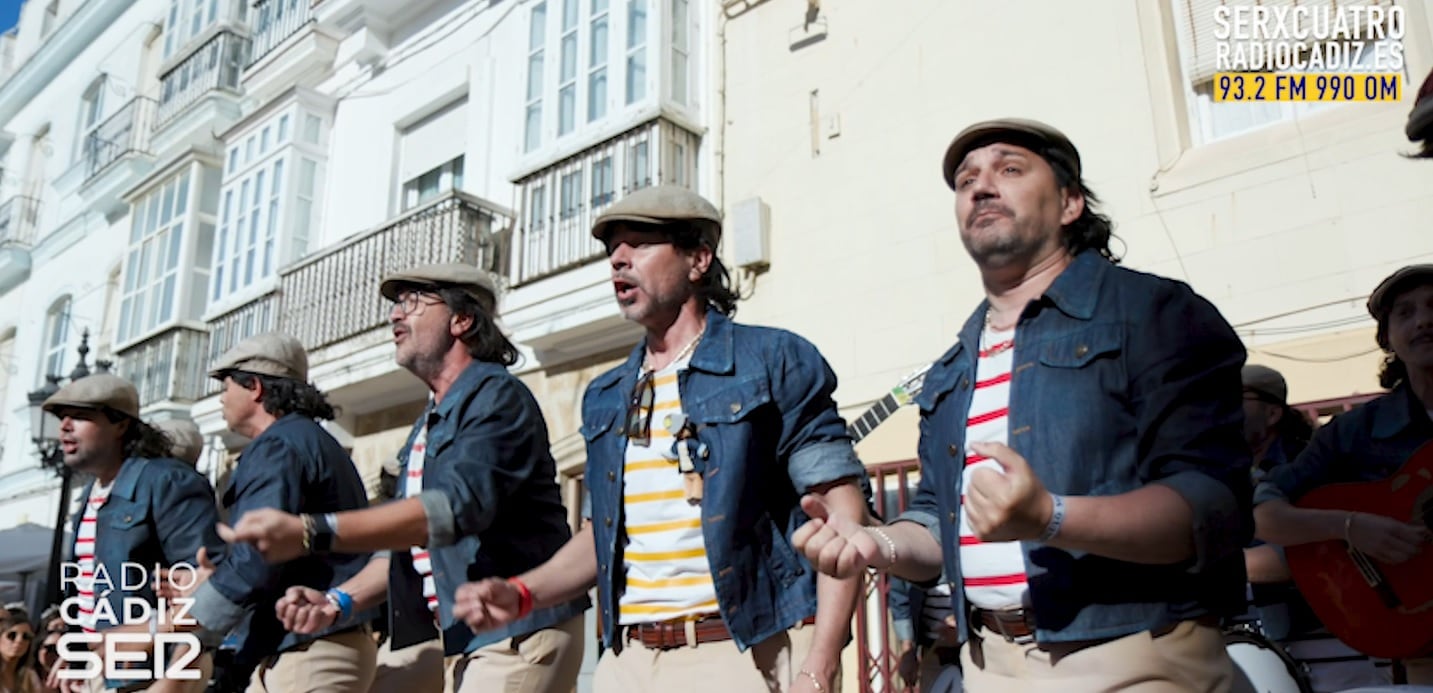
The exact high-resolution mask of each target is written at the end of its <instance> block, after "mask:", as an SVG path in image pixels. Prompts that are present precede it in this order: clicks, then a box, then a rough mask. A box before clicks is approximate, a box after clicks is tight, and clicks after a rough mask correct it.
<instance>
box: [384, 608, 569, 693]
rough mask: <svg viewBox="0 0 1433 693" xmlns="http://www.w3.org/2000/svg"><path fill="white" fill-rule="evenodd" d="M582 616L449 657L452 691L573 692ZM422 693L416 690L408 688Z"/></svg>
mask: <svg viewBox="0 0 1433 693" xmlns="http://www.w3.org/2000/svg"><path fill="white" fill-rule="evenodd" d="M583 640H584V634H583V632H582V616H580V615H579V616H574V617H573V618H571V619H568V620H567V621H565V622H563V623H561V624H558V625H556V626H553V627H552V628H544V629H542V630H539V631H536V632H533V633H529V634H527V635H524V636H519V637H516V638H509V639H507V640H499V641H498V642H495V643H493V644H491V645H486V646H484V647H480V648H478V649H476V650H474V651H473V652H471V653H469V654H464V655H454V656H452V657H449V658H448V659H447V672H446V678H447V687H446V690H448V691H451V693H570V691H572V689H573V687H574V686H576V685H577V673H578V671H579V670H581V668H582V650H583V648H584V642H583ZM409 690H410V691H411V692H412V693H418V690H417V689H416V688H410V689H409Z"/></svg>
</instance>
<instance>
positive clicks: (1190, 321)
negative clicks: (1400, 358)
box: [901, 251, 1253, 642]
mask: <svg viewBox="0 0 1433 693" xmlns="http://www.w3.org/2000/svg"><path fill="white" fill-rule="evenodd" d="M987 307H988V304H985V303H982V304H981V305H980V306H979V307H978V308H977V309H976V311H975V312H974V313H973V314H972V315H971V316H970V318H969V320H967V321H966V323H965V326H964V327H963V328H962V329H961V331H960V337H959V341H957V342H956V344H955V346H954V347H952V348H951V349H950V351H948V352H947V353H946V354H945V355H944V356H942V357H941V358H940V360H939V361H937V362H936V364H935V365H934V366H933V367H932V368H931V370H930V372H929V373H927V375H926V379H925V387H924V388H923V390H922V392H921V393H920V395H919V396H918V397H917V398H916V403H917V404H918V405H919V406H920V413H921V419H920V460H921V480H920V486H919V487H918V489H917V492H916V497H915V499H914V500H913V502H912V507H911V510H909V511H907V513H906V514H905V515H903V516H902V518H901V519H904V520H912V521H916V522H920V523H921V524H924V525H926V526H927V527H930V528H931V529H932V531H933V532H934V533H935V534H936V536H937V537H938V538H939V539H940V541H941V544H942V547H941V548H942V553H943V555H944V557H945V565H944V569H945V572H946V574H947V575H950V576H952V578H953V580H954V581H955V582H956V585H957V586H958V585H959V578H958V576H960V575H961V569H960V554H959V521H960V501H961V498H962V495H961V494H962V489H961V471H962V468H963V467H964V460H965V454H966V453H965V448H966V445H965V429H966V418H967V414H968V413H969V408H970V402H971V397H972V393H973V391H974V388H973V384H974V382H975V369H976V358H977V354H976V351H977V349H976V347H975V345H977V344H979V343H980V334H981V330H982V326H983V323H984V316H985V312H986V309H987ZM1243 362H1244V348H1243V346H1242V345H1241V344H1240V342H1239V339H1238V338H1237V337H1236V336H1235V335H1234V332H1233V330H1232V329H1230V327H1229V325H1228V323H1226V322H1225V321H1224V319H1223V318H1222V317H1221V316H1220V315H1219V312H1218V311H1217V310H1215V308H1214V307H1213V306H1212V305H1210V304H1209V303H1208V302H1207V301H1205V300H1204V299H1202V298H1200V297H1199V296H1197V295H1196V294H1194V292H1193V291H1191V290H1190V289H1189V287H1188V286H1186V285H1184V284H1182V283H1180V282H1176V281H1172V280H1168V279H1163V278H1160V277H1155V276H1152V275H1148V274H1142V273H1139V272H1134V271H1131V270H1127V269H1124V268H1120V267H1117V266H1115V265H1113V264H1111V263H1110V262H1109V261H1107V260H1105V259H1104V258H1102V257H1100V256H1099V255H1098V254H1097V253H1095V252H1093V251H1085V252H1083V253H1081V254H1079V255H1077V256H1076V257H1075V258H1074V260H1073V261H1072V262H1071V264H1070V265H1069V266H1068V267H1067V268H1065V270H1064V271H1063V272H1062V273H1061V274H1060V276H1059V277H1057V278H1056V279H1055V281H1054V282H1053V283H1052V284H1051V286H1050V288H1049V289H1048V290H1047V291H1046V292H1045V294H1044V295H1043V296H1041V297H1040V298H1039V299H1038V300H1036V301H1032V302H1031V303H1030V305H1028V306H1027V307H1026V308H1025V311H1024V313H1023V314H1022V315H1021V317H1020V321H1019V324H1018V328H1017V332H1016V335H1015V353H1014V367H1013V369H1012V374H1013V375H1012V378H1011V381H1010V410H1009V426H1010V434H1009V445H1010V447H1011V448H1013V449H1014V450H1015V452H1017V453H1019V454H1020V455H1021V456H1023V457H1024V458H1025V459H1026V460H1028V461H1029V463H1030V466H1031V468H1032V469H1033V470H1034V472H1035V474H1036V475H1037V476H1038V477H1039V478H1040V481H1041V482H1043V483H1044V485H1045V486H1046V488H1048V489H1049V490H1050V491H1051V492H1053V493H1057V494H1062V495H1072V496H1113V495H1117V494H1121V493H1126V492H1129V491H1134V490H1136V489H1139V488H1141V487H1143V486H1146V485H1148V484H1151V483H1158V484H1163V485H1165V486H1167V487H1169V488H1170V489H1172V490H1174V491H1175V492H1176V493H1178V494H1179V495H1180V496H1182V497H1183V498H1184V499H1185V500H1186V501H1188V502H1189V505H1190V507H1191V508H1192V510H1193V514H1194V523H1193V527H1192V529H1191V531H1192V535H1193V539H1194V544H1195V554H1196V555H1195V557H1194V558H1193V560H1190V561H1186V562H1184V563H1182V564H1175V565H1146V564H1136V563H1130V562H1124V561H1118V560H1114V559H1111V558H1105V557H1101V556H1096V555H1092V554H1086V553H1082V552H1075V551H1064V550H1061V549H1057V548H1053V547H1049V546H1045V545H1043V544H1040V543H1038V542H1034V541H1026V542H1022V547H1021V548H1022V549H1023V551H1024V554H1025V572H1026V575H1027V577H1028V579H1029V589H1030V600H1031V604H1030V606H1031V607H1032V608H1033V609H1034V613H1035V621H1036V626H1037V629H1036V638H1037V639H1038V640H1040V641H1042V642H1062V641H1077V640H1094V639H1102V638H1113V637H1120V636H1124V635H1128V634H1131V633H1137V632H1140V631H1144V630H1150V629H1154V628H1158V627H1160V626H1163V625H1167V624H1170V623H1173V622H1176V621H1180V620H1184V619H1189V618H1194V617H1198V616H1203V615H1206V614H1211V613H1212V614H1218V615H1223V614H1233V613H1238V612H1240V611H1242V610H1243V608H1244V584H1245V576H1244V558H1243V553H1242V549H1243V547H1245V546H1247V545H1248V543H1249V540H1250V539H1251V538H1252V536H1253V520H1252V517H1251V512H1250V480H1249V468H1250V464H1251V462H1250V456H1249V451H1248V447H1247V445H1246V444H1245V442H1244V438H1243V428H1242V424H1243V408H1242V403H1241V401H1240V392H1241V390H1240V388H1241V385H1240V377H1239V369H1240V366H1241V365H1242V364H1243ZM953 596H954V600H953V602H954V606H955V611H956V618H957V619H958V620H959V621H960V623H959V625H960V628H959V631H960V632H961V634H962V637H963V636H964V634H965V633H966V632H967V628H966V625H965V621H966V617H967V614H966V609H967V604H966V603H965V600H964V593H963V591H962V590H960V589H956V590H954V595H953Z"/></svg>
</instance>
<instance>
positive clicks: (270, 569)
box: [190, 332, 377, 693]
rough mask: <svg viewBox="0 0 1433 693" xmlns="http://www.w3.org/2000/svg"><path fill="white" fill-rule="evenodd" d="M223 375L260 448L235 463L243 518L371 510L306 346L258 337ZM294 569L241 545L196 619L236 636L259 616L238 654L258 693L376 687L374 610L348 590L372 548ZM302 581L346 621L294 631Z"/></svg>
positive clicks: (250, 448) (216, 576) (207, 589)
mask: <svg viewBox="0 0 1433 693" xmlns="http://www.w3.org/2000/svg"><path fill="white" fill-rule="evenodd" d="M209 375H210V377H212V378H215V379H217V380H220V381H222V382H223V383H224V388H223V390H222V391H221V392H220V394H219V404H220V406H221V407H222V411H223V416H224V422H225V423H226V424H228V426H229V430H231V431H233V432H234V433H237V434H239V435H241V436H244V437H246V438H249V439H250V441H249V443H248V444H247V445H245V446H244V450H243V452H242V453H241V454H240V456H239V461H238V463H237V465H236V466H235V468H234V475H233V478H232V479H231V480H230V484H229V488H228V490H227V491H225V493H224V499H223V500H224V505H225V507H226V508H228V511H229V517H231V518H234V519H236V520H238V521H239V522H242V521H243V520H244V518H245V517H246V516H247V515H248V514H249V513H254V512H259V511H260V510H262V509H277V510H282V511H284V512H291V513H302V514H304V516H305V517H314V518H330V519H329V520H328V521H330V522H331V518H332V517H333V513H337V512H342V511H344V510H352V509H354V508H363V507H367V505H368V496H367V493H366V491H365V489H364V486H363V479H362V477H360V476H359V474H358V470H357V469H356V468H355V467H354V466H353V461H352V460H351V459H349V457H348V453H346V452H344V449H343V447H342V446H340V445H339V443H338V441H337V440H335V439H334V437H333V436H332V435H331V434H329V433H328V432H327V431H325V430H323V427H322V426H320V425H319V423H318V422H319V421H320V420H332V419H333V418H334V409H333V407H332V406H331V405H330V404H329V403H328V400H327V398H326V397H325V396H324V394H323V393H322V392H320V391H319V390H318V389H317V388H315V387H314V386H313V385H311V384H309V382H308V354H307V353H306V352H305V351H304V348H303V345H301V344H299V342H298V340H297V339H294V338H293V337H291V336H289V335H286V334H281V333H277V332H271V333H265V334H259V335H255V336H253V337H250V338H248V339H245V340H243V341H241V342H239V343H238V344H237V345H235V346H234V347H233V348H232V349H230V350H229V351H228V352H226V353H224V354H223V355H222V356H220V357H219V358H218V360H217V361H215V362H214V364H213V368H212V369H211V370H210V371H209ZM320 548H322V549H323V550H316V551H314V552H313V555H308V556H300V557H296V558H294V559H293V560H291V561H288V562H285V563H283V564H276V565H271V564H268V563H265V562H264V560H263V559H262V558H261V557H260V556H259V553H258V552H257V551H255V550H254V548H253V547H251V546H249V545H247V544H235V545H233V546H232V547H230V550H229V554H228V555H227V556H225V557H224V559H223V560H220V561H217V562H216V564H215V565H214V567H213V573H212V575H210V576H209V578H208V580H207V581H206V582H204V583H202V584H201V585H199V587H198V590H197V591H195V593H194V607H193V609H192V610H191V612H190V613H191V615H192V616H193V617H194V618H195V619H196V620H197V621H198V622H199V624H200V625H202V626H204V627H205V628H207V629H209V630H213V631H218V632H221V633H225V632H228V631H230V630H231V629H233V628H235V627H236V626H238V625H240V623H241V622H242V621H243V619H244V617H245V616H248V617H249V624H248V629H247V632H245V633H244V636H243V640H242V641H241V642H240V643H239V645H238V651H237V652H236V653H235V655H234V661H235V663H236V666H237V667H240V668H249V667H253V673H252V675H251V677H250V679H249V689H248V690H249V692H250V693H264V692H266V691H273V692H275V693H277V692H283V693H288V692H290V691H294V692H300V691H309V692H319V691H322V692H325V693H327V692H330V691H331V692H333V693H339V692H341V691H354V690H365V689H366V688H367V687H368V685H369V684H370V683H371V681H372V679H373V672H374V666H375V658H376V656H377V655H376V648H375V646H374V644H373V640H372V638H371V637H370V636H369V633H370V629H369V626H368V621H369V619H370V618H371V616H372V614H371V613H369V612H367V611H366V610H364V609H355V608H354V607H353V599H352V597H351V596H349V595H347V594H345V593H344V592H343V591H342V590H341V589H340V588H339V586H340V585H342V584H344V583H345V582H347V581H348V580H350V579H352V578H353V576H355V575H357V574H358V572H359V571H360V570H362V569H363V566H364V565H366V564H367V562H368V554H367V553H364V552H361V551H351V552H337V551H329V550H328V549H329V547H320ZM296 586H301V587H304V588H311V589H315V590H318V591H319V592H320V593H324V591H327V599H330V600H332V601H333V603H334V604H336V605H337V606H338V607H339V608H340V609H341V611H342V617H341V618H339V619H337V620H336V621H335V622H334V623H332V624H330V625H329V626H328V627H326V628H324V629H321V630H318V631H315V632H313V633H307V634H299V633H289V632H287V631H286V629H285V628H284V626H283V625H282V624H281V623H280V622H279V619H278V617H277V615H276V614H275V611H274V604H275V602H277V601H278V599H279V598H280V597H282V596H283V595H284V594H285V592H286V591H287V590H288V589H290V588H292V587H296Z"/></svg>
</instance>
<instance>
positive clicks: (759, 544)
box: [458, 185, 866, 693]
mask: <svg viewBox="0 0 1433 693" xmlns="http://www.w3.org/2000/svg"><path fill="white" fill-rule="evenodd" d="M592 235H593V237H594V238H596V239H597V240H598V241H600V242H601V243H602V244H603V245H604V247H605V248H606V250H607V257H608V264H609V265H610V267H611V272H612V288H613V291H614V293H615V294H616V298H617V305H618V308H619V310H621V312H622V314H623V316H624V317H625V318H627V319H628V320H631V321H633V322H636V323H638V324H640V325H641V326H642V327H643V328H644V329H645V331H646V337H645V339H643V340H642V342H641V343H639V344H638V345H636V347H635V348H634V349H633V350H632V353H631V355H630V356H629V357H628V358H627V360H626V362H625V363H623V364H622V365H620V366H618V367H617V368H615V369H613V370H611V371H608V372H607V373H604V374H603V375H600V376H598V377H597V378H596V379H595V380H593V381H592V383H591V384H590V385H588V387H587V393H586V395H585V397H584V398H583V402H582V435H583V437H584V438H586V440H587V472H586V479H587V484H588V488H589V489H590V493H591V498H592V516H591V519H592V521H591V522H590V523H588V525H587V526H586V527H585V528H584V529H583V530H582V531H581V532H580V533H579V534H578V535H577V536H576V537H574V538H573V540H572V541H571V542H569V543H568V544H567V546H566V547H565V548H563V550H562V551H561V552H560V553H558V555H557V556H555V557H554V558H553V559H552V560H550V561H548V562H547V563H546V564H544V565H542V566H539V567H537V568H535V569H533V570H529V571H527V572H525V573H523V574H521V575H519V576H517V577H516V578H513V579H511V580H506V581H503V580H486V581H483V582H479V583H472V584H469V585H465V586H464V588H463V590H462V591H460V593H459V597H458V601H459V605H460V607H461V609H462V612H463V615H464V617H465V618H466V620H467V622H468V623H469V625H472V626H473V627H474V628H494V627H502V626H501V624H503V623H506V622H507V621H509V620H511V619H512V618H516V617H520V616H521V615H522V614H523V613H525V612H526V611H527V610H529V609H532V608H535V607H541V606H544V605H546V604H553V603H561V602H562V601H563V600H566V599H570V598H572V597H573V596H574V595H579V594H585V593H586V592H587V590H588V589H590V588H591V587H592V586H593V585H596V586H597V594H598V597H599V600H600V611H601V613H600V616H601V623H602V637H603V644H604V645H605V648H606V652H605V653H604V655H603V657H602V659H601V660H600V661H599V662H598V665H597V671H596V673H595V674H594V677H593V688H594V690H596V691H598V692H599V693H616V692H618V691H623V692H625V691H636V692H648V691H652V692H655V691H672V690H682V691H768V690H770V691H813V692H816V693H821V692H823V691H831V690H834V689H835V684H836V677H837V673H838V667H839V662H840V652H841V648H842V647H843V646H844V645H845V643H846V641H847V639H848V633H849V624H850V620H851V613H852V610H853V608H854V598H855V593H856V590H857V588H858V584H857V583H856V582H855V581H843V580H837V579H834V578H830V577H826V576H819V577H818V576H817V575H816V574H815V572H814V571H812V570H811V567H810V565H808V564H807V563H806V562H805V561H803V560H802V559H801V558H800V557H799V556H798V555H797V554H796V552H795V551H794V550H793V548H792V546H791V539H790V537H791V531H792V530H793V529H795V528H796V526H797V525H799V524H800V523H801V522H803V521H805V519H806V515H805V513H803V512H802V509H801V507H800V505H799V501H800V499H801V496H802V494H807V493H810V494H813V498H812V503H813V504H819V503H822V502H823V501H824V503H825V504H827V505H828V506H829V508H830V510H829V512H831V513H835V514H844V515H847V516H849V517H850V518H851V521H852V522H856V521H859V520H860V519H861V518H863V517H864V516H865V508H866V505H865V499H864V497H863V495H862V487H861V486H860V485H858V481H859V480H863V479H864V478H865V470H864V469H863V468H862V466H861V463H860V461H859V460H857V459H856V456H855V453H854V452H853V451H852V449H851V439H850V437H849V436H848V435H847V433H846V424H845V422H844V421H843V420H842V419H841V416H840V414H839V413H838V412H837V411H836V405H835V403H834V402H833V401H832V399H831V393H832V392H833V391H834V390H835V389H836V376H835V374H834V373H832V371H831V368H830V367H829V366H828V365H827V364H826V360H825V359H824V358H823V357H822V356H821V354H820V352H818V351H817V350H816V348H815V347H814V346H812V345H811V343H809V342H807V341H806V340H804V339H802V338H801V337H798V336H796V335H794V334H791V333H790V332H786V331H783V330H777V329H771V328H764V327H752V326H747V325H741V324H738V323H736V322H733V321H732V320H731V319H730V316H731V315H732V314H734V313H735V311H736V298H737V297H736V295H735V293H734V292H733V291H732V290H731V288H730V279H729V277H728V274H727V271H726V269H725V267H723V266H722V264H721V261H720V259H719V258H718V257H717V254H716V250H717V244H718V243H719V242H720V239H721V215H720V214H719V213H718V212H717V210H716V208H715V207H714V206H713V205H712V204H711V203H710V202H708V201H706V200H705V199H703V198H702V197H701V196H700V195H698V194H696V193H694V192H692V191H690V190H687V189H686V188H682V187H679V186H669V185H663V186H656V187H650V188H644V189H642V190H639V191H637V192H634V193H632V194H630V195H628V196H627V197H625V198H623V199H622V200H619V201H618V202H617V203H616V204H613V205H612V206H611V207H609V208H608V209H607V210H606V211H604V212H602V214H601V215H600V216H598V218H597V221H596V222H595V223H594V224H593V227H592ZM813 623H814V625H812V624H813Z"/></svg>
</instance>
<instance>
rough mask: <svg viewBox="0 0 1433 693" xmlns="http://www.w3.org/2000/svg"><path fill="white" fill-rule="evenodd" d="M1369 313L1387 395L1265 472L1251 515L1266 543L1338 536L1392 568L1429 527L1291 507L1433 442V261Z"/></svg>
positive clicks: (1415, 662)
mask: <svg viewBox="0 0 1433 693" xmlns="http://www.w3.org/2000/svg"><path fill="white" fill-rule="evenodd" d="M1368 311H1369V313H1370V314H1372V315H1373V318H1374V319H1375V320H1377V321H1378V332H1377V340H1378V345H1379V346H1380V347H1382V348H1383V350H1384V351H1385V352H1386V353H1387V356H1386V360H1385V362H1384V366H1383V370H1382V372H1381V373H1380V374H1379V380H1380V383H1381V384H1382V385H1383V386H1384V387H1386V388H1389V389H1390V391H1389V392H1388V394H1386V395H1384V396H1382V397H1379V398H1378V399H1375V400H1372V401H1370V402H1368V403H1366V404H1364V405H1362V406H1360V407H1357V408H1355V409H1353V410H1352V411H1349V412H1347V413H1345V414H1342V415H1340V416H1338V417H1337V418H1335V419H1334V420H1332V421H1330V422H1329V423H1328V424H1327V425H1325V426H1323V427H1322V428H1320V429H1319V430H1318V432H1317V433H1316V434H1315V435H1314V439H1313V440H1312V441H1311V442H1310V443H1309V446H1308V447H1307V448H1306V449H1305V450H1304V452H1303V453H1302V454H1301V455H1299V456H1298V458H1297V459H1296V460H1294V461H1293V462H1292V463H1289V464H1286V465H1282V466H1279V467H1276V468H1274V469H1273V470H1271V472H1270V473H1269V476H1268V477H1267V478H1266V479H1265V480H1264V481H1263V482H1262V483H1260V484H1259V486H1258V488H1257V489H1256V490H1255V493H1254V502H1255V504H1256V507H1255V509H1254V519H1255V523H1256V535H1257V536H1258V538H1259V539H1261V540H1263V541H1266V542H1269V543H1271V544H1278V545H1281V546H1286V547H1292V546H1298V545H1302V544H1310V543H1314V542H1325V541H1343V542H1346V543H1347V545H1348V550H1349V553H1350V554H1354V553H1361V554H1362V555H1363V556H1366V557H1368V558H1370V559H1372V560H1373V561H1374V562H1375V565H1379V566H1383V567H1384V568H1385V569H1386V570H1397V567H1398V565H1399V564H1402V563H1405V562H1407V561H1410V560H1413V559H1414V558H1415V557H1417V556H1420V554H1422V553H1423V552H1425V551H1428V550H1429V548H1430V547H1429V544H1430V542H1433V532H1430V530H1429V527H1428V526H1427V524H1426V523H1419V522H1416V521H1415V522H1413V523H1409V522H1406V521H1401V520H1398V519H1394V518H1392V517H1386V516H1384V515H1380V514H1374V513H1368V512H1353V511H1348V510H1335V509H1315V508H1310V507H1297V506H1296V504H1298V503H1299V501H1300V499H1301V498H1303V497H1304V496H1305V494H1307V493H1309V492H1310V491H1313V490H1314V489H1316V488H1319V487H1322V486H1325V485H1327V484H1331V483H1339V482H1355V481H1374V480H1380V479H1385V478H1387V477H1389V476H1390V475H1392V474H1394V473H1395V472H1397V471H1398V470H1399V468H1400V467H1401V466H1402V465H1403V464H1404V463H1405V462H1406V461H1407V460H1408V458H1409V456H1410V455H1412V454H1413V452H1414V451H1415V450H1417V449H1418V448H1420V447H1422V446H1423V445H1424V444H1425V443H1428V442H1429V441H1433V421H1430V418H1433V415H1431V414H1430V412H1433V265H1411V266H1408V267H1404V268H1403V269H1400V270H1398V271H1397V272H1394V273H1393V274H1392V275H1391V276H1389V277H1388V278H1387V279H1384V280H1383V282H1382V283H1380V284H1379V285H1378V288H1376V289H1374V291H1373V294H1372V295H1371V296H1370V297H1369V300H1368ZM1290 562H1291V564H1292V562H1293V561H1292V560H1291V561H1290ZM1311 601H1312V598H1311ZM1320 616H1322V617H1324V618H1325V621H1326V622H1327V620H1328V618H1327V616H1325V615H1324V614H1320ZM1410 636H1411V637H1416V636H1412V635H1411V634H1410ZM1350 644H1353V643H1350ZM1404 666H1405V667H1406V670H1407V676H1408V683H1422V684H1428V683H1433V658H1424V659H1411V660H1405V661H1404Z"/></svg>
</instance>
